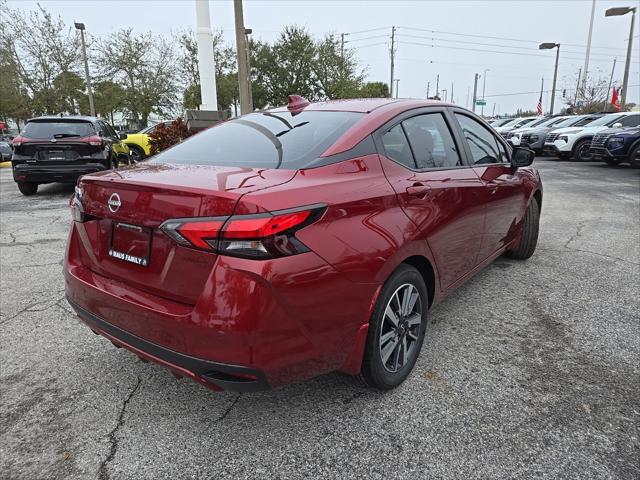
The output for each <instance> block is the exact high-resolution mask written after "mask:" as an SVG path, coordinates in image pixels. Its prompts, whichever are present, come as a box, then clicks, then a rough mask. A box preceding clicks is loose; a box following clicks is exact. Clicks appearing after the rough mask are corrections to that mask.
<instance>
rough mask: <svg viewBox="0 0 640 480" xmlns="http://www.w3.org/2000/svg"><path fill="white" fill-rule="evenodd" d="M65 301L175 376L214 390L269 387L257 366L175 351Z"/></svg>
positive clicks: (83, 317) (98, 328)
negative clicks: (240, 364) (186, 378)
mask: <svg viewBox="0 0 640 480" xmlns="http://www.w3.org/2000/svg"><path fill="white" fill-rule="evenodd" d="M67 301H68V302H69V304H70V305H71V306H72V307H73V309H74V310H75V311H76V313H77V314H78V317H80V319H81V320H82V321H83V322H84V323H86V324H87V325H88V326H89V328H90V329H91V330H93V332H94V333H96V334H98V335H102V336H104V337H106V338H108V339H109V340H111V342H112V343H114V344H115V345H116V346H122V347H124V348H126V349H127V350H129V351H131V352H133V353H135V354H136V355H138V356H139V357H141V358H143V359H145V360H151V361H152V362H155V363H158V364H160V365H162V366H164V367H167V368H168V369H169V370H171V371H172V372H174V374H176V375H177V376H185V377H190V378H191V379H193V380H195V381H197V382H199V383H202V384H203V385H205V386H207V387H209V388H211V389H213V390H229V391H234V392H257V391H261V390H269V389H270V388H271V387H270V385H269V382H268V381H267V379H266V376H265V374H264V373H263V372H261V371H260V370H256V369H252V368H248V367H242V366H238V365H228V364H225V363H219V362H212V361H210V360H204V359H201V358H195V357H191V356H189V355H185V354H182V353H178V352H175V351H173V350H170V349H168V348H165V347H161V346H160V345H156V344H155V343H152V342H149V341H147V340H145V339H143V338H140V337H138V336H136V335H133V334H131V333H129V332H126V331H124V330H122V329H121V328H118V327H116V326H115V325H112V324H111V323H109V322H107V321H105V320H103V319H102V318H100V317H98V316H97V315H94V314H93V313H91V312H89V311H88V310H85V309H84V308H82V307H81V306H79V305H77V304H75V303H74V302H73V301H72V300H70V299H69V298H68V297H67Z"/></svg>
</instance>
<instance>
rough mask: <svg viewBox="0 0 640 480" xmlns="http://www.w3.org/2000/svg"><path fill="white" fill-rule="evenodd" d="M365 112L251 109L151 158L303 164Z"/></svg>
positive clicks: (261, 164)
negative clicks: (295, 112)
mask: <svg viewBox="0 0 640 480" xmlns="http://www.w3.org/2000/svg"><path fill="white" fill-rule="evenodd" d="M363 115H364V114H362V113H355V112H300V113H298V114H292V113H290V112H264V113H252V114H250V115H245V116H243V117H241V118H238V119H235V120H230V121H228V122H225V123H223V124H221V125H217V126H215V127H213V128H210V129H208V130H205V131H203V132H201V133H199V134H197V135H195V136H193V137H191V138H189V139H188V140H185V141H184V142H182V143H180V144H178V145H176V146H175V147H172V148H170V149H168V150H166V151H164V152H162V153H159V154H158V155H156V156H155V157H154V159H153V160H152V162H153V163H178V164H189V165H219V166H234V167H248V168H284V169H294V170H296V169H299V168H305V167H307V166H309V165H310V164H311V163H312V162H313V161H314V160H316V159H317V158H318V157H319V156H320V155H321V154H322V153H323V152H324V151H325V150H326V149H327V148H329V147H330V146H331V145H332V144H333V143H334V142H335V141H336V140H337V139H338V138H339V137H340V136H341V135H342V134H343V133H344V132H345V131H346V130H347V129H348V128H349V127H351V126H352V125H353V124H354V123H355V122H357V121H358V120H359V119H360V118H362V116H363Z"/></svg>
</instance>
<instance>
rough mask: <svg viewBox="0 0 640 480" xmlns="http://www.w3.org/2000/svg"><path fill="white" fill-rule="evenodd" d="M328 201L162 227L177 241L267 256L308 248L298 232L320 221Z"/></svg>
mask: <svg viewBox="0 0 640 480" xmlns="http://www.w3.org/2000/svg"><path fill="white" fill-rule="evenodd" d="M325 208H326V207H325V206H324V205H317V206H316V205H314V206H310V207H303V208H299V209H291V210H281V211H277V212H271V213H264V214H256V215H235V216H232V217H213V218H182V219H174V220H167V221H166V222H164V223H163V224H162V225H161V226H160V229H161V230H162V231H163V232H164V233H166V234H167V235H168V236H169V237H171V238H172V239H173V240H174V241H175V242H176V243H178V244H179V245H182V246H184V247H190V248H197V249H200V250H206V251H209V252H215V253H219V254H221V255H230V256H234V257H244V258H255V259H267V258H277V257H285V256H288V255H295V254H298V253H303V252H308V251H309V249H308V248H307V247H306V246H305V245H304V244H303V243H302V242H300V240H298V239H297V238H296V236H295V232H297V231H298V230H300V229H301V228H304V227H306V226H307V225H310V224H312V223H314V222H316V221H317V220H318V219H320V217H321V216H322V214H323V213H324V211H325Z"/></svg>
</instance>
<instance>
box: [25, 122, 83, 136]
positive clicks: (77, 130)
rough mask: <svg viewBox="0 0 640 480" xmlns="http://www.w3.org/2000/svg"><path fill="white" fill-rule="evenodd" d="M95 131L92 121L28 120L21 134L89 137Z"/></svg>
mask: <svg viewBox="0 0 640 480" xmlns="http://www.w3.org/2000/svg"><path fill="white" fill-rule="evenodd" d="M94 132H95V129H94V128H93V124H92V123H91V122H28V123H27V124H26V125H25V126H24V129H23V130H22V132H21V135H22V136H23V137H29V138H53V137H54V136H55V135H60V136H65V137H67V136H68V137H87V136H89V135H92V134H93V133H94Z"/></svg>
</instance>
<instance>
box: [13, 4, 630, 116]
mask: <svg viewBox="0 0 640 480" xmlns="http://www.w3.org/2000/svg"><path fill="white" fill-rule="evenodd" d="M8 3H9V5H10V6H11V7H13V8H20V9H23V10H30V9H35V8H36V2H35V1H14V0H12V1H9V2H8ZM40 3H41V4H42V5H43V6H44V7H45V8H46V9H48V10H49V11H51V12H52V13H54V14H59V15H60V16H61V17H62V18H63V20H64V21H65V22H68V23H69V24H71V23H72V22H73V21H74V20H78V21H83V22H84V23H85V24H86V26H87V29H88V30H89V31H90V32H91V33H92V34H94V35H98V36H101V35H106V34H109V33H110V32H113V31H115V30H117V29H119V28H123V27H133V28H134V30H135V31H138V32H143V31H153V32H156V33H163V34H168V33H170V32H172V31H178V30H183V29H186V28H192V29H194V30H195V2H194V1H193V0H164V1H162V0H161V1H159V0H153V1H151V0H148V1H137V0H129V1H95V0H94V1H69V0H67V1H57V0H50V1H41V2H40ZM627 5H629V6H633V5H638V2H637V1H636V0H615V1H609V0H597V2H596V14H595V21H594V28H593V41H592V54H591V60H590V67H589V70H590V74H592V75H594V76H596V77H602V78H607V79H608V77H609V75H610V73H611V67H612V64H613V59H614V57H615V58H617V60H618V63H617V66H616V69H615V74H614V82H616V81H617V83H618V85H619V84H620V82H621V79H622V75H623V70H624V62H625V54H626V46H627V38H628V35H629V25H630V21H631V16H630V15H625V16H620V17H608V18H605V16H604V12H605V10H606V9H607V8H610V7H612V6H627ZM210 8H211V21H212V27H213V29H214V30H222V32H223V33H224V36H225V39H226V41H227V42H228V43H229V44H232V45H233V44H234V43H235V37H234V30H233V28H234V19H233V3H232V2H231V1H230V0H227V1H217V0H216V1H211V3H210ZM590 12H591V0H573V1H557V0H556V1H541V0H538V1H518V0H513V1H455V0H449V1H391V0H384V1H382V0H381V1H366V2H365V1H362V2H360V1H311V0H297V1H294V0H291V1H267V0H245V1H244V18H245V25H246V27H247V28H252V29H253V32H254V37H256V38H259V39H262V40H265V41H271V40H274V39H275V38H276V37H277V36H278V32H280V31H281V30H282V28H283V27H284V26H285V25H290V24H297V25H300V26H304V27H306V28H307V29H308V30H309V31H310V32H311V33H312V34H313V35H315V36H318V37H319V36H322V35H323V34H325V33H330V32H333V33H336V34H340V33H349V35H347V36H346V37H345V38H346V39H347V40H348V43H347V46H348V47H354V48H356V52H357V56H358V58H359V60H360V63H361V66H362V67H363V68H366V71H367V74H368V80H371V81H384V82H387V83H388V82H389V78H390V73H389V43H390V34H391V26H392V25H393V26H396V27H398V28H397V39H398V45H397V47H398V48H397V53H396V58H397V60H396V78H399V79H400V84H399V93H400V96H401V97H425V96H426V93H427V83H428V82H429V83H430V94H431V95H433V94H434V92H435V83H436V75H438V74H439V75H440V89H441V90H442V89H447V91H448V92H447V95H450V93H451V84H452V82H453V90H454V101H455V102H456V103H458V104H461V105H463V106H466V105H467V101H468V99H467V92H468V91H469V90H472V89H473V77H474V73H480V74H481V75H482V74H483V72H484V70H485V69H490V70H489V71H488V72H487V76H486V100H487V107H485V113H487V111H488V112H489V113H491V111H492V110H493V107H494V103H495V104H496V110H497V111H499V112H500V113H507V112H513V111H515V110H516V109H517V108H525V109H535V107H536V104H537V101H538V97H539V91H540V84H541V79H542V78H543V77H544V85H545V87H544V89H545V91H547V90H549V91H550V90H551V81H552V78H553V66H554V60H555V51H552V50H545V51H539V50H538V49H537V45H538V43H540V42H556V43H560V44H562V47H561V51H560V69H559V73H558V96H557V97H556V106H557V105H558V103H560V104H562V98H561V95H562V90H563V89H567V96H568V95H570V94H573V92H574V91H575V83H576V76H577V73H578V69H579V68H580V67H582V66H583V63H584V54H585V50H586V43H587V34H588V27H589V15H590ZM638 23H639V22H638V20H636V30H635V33H634V39H633V41H634V51H633V55H632V62H633V63H632V65H631V74H630V82H629V83H630V87H629V92H628V98H627V100H628V101H629V102H635V103H640V102H639V97H640V73H639V64H640V61H639V57H640V56H639V55H638V43H640V39H639V38H638V31H640V28H639V26H638ZM370 29H380V30H374V31H371V32H365V33H352V32H360V31H362V30H370ZM487 37H493V38H487ZM417 44H420V45H417ZM498 52H503V53H498ZM482 84H483V79H480V81H479V87H478V90H479V92H478V96H479V97H480V96H481V93H482V86H483V85H482ZM522 92H528V93H522ZM536 92H538V93H536ZM292 93H294V92H292ZM441 94H442V92H441ZM549 97H550V93H549V92H546V93H545V94H544V96H543V103H544V108H545V110H547V109H548V106H549ZM556 110H558V107H556Z"/></svg>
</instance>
